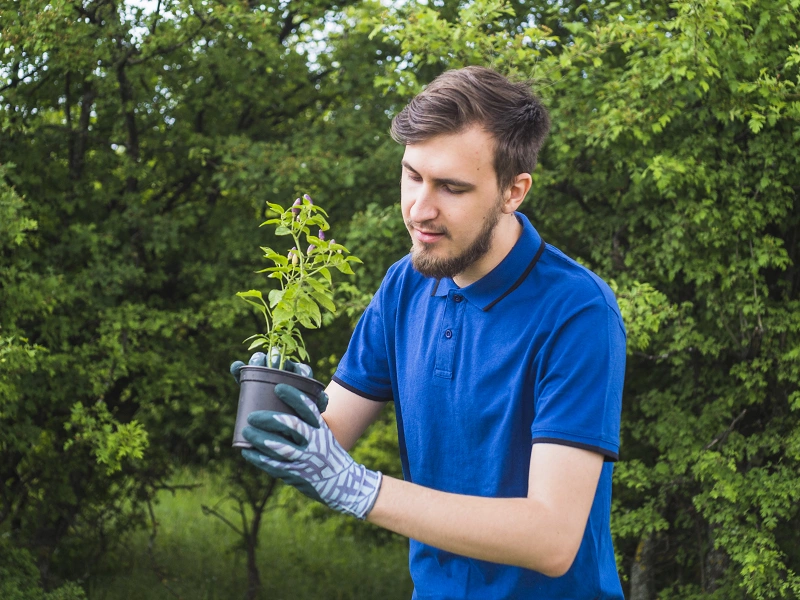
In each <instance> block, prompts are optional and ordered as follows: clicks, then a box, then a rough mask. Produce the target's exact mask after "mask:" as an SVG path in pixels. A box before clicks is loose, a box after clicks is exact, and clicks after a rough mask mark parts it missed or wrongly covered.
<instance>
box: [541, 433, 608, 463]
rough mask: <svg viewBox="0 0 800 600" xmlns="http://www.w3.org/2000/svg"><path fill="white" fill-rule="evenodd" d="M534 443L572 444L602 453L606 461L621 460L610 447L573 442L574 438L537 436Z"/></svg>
mask: <svg viewBox="0 0 800 600" xmlns="http://www.w3.org/2000/svg"><path fill="white" fill-rule="evenodd" d="M533 444H558V445H560V446H570V447H571V448H580V449H581V450H589V451H590V452H596V453H597V454H602V455H603V458H604V459H605V462H617V461H618V460H619V453H617V452H614V451H613V450H609V449H608V448H603V447H602V446H594V445H592V444H583V443H581V442H573V441H572V440H565V439H562V438H552V437H536V438H533V439H532V440H531V445H533Z"/></svg>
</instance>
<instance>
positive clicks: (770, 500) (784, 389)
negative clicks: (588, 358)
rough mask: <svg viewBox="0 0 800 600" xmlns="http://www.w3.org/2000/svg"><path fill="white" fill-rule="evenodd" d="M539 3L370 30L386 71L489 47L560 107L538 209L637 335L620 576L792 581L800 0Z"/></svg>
mask: <svg viewBox="0 0 800 600" xmlns="http://www.w3.org/2000/svg"><path fill="white" fill-rule="evenodd" d="M525 6H526V9H527V10H529V11H530V14H533V15H536V18H531V19H525V18H520V17H521V15H520V12H519V8H518V7H516V4H514V5H511V4H502V3H499V2H495V1H494V0H485V1H481V2H476V3H469V4H468V5H467V4H464V5H462V7H461V8H459V9H457V10H449V12H448V13H445V12H444V9H442V11H439V10H437V9H435V8H432V7H431V6H429V5H418V4H414V3H408V4H405V5H404V6H403V8H402V9H401V10H400V11H398V12H394V11H386V12H385V13H384V14H383V17H382V18H383V20H382V22H380V23H378V22H377V21H375V20H374V21H373V24H372V25H370V27H373V28H374V29H375V34H376V36H382V37H383V38H384V39H385V40H386V41H387V42H393V43H396V44H399V45H400V47H401V52H400V53H399V54H400V55H401V56H402V57H403V58H402V61H396V62H394V63H393V64H392V65H389V66H387V69H386V73H385V75H384V79H383V80H382V83H383V85H384V86H386V89H389V90H396V91H399V92H401V93H407V94H411V93H413V92H415V91H417V90H418V89H419V87H420V85H421V84H424V83H425V82H426V81H427V79H423V78H420V77H419V76H418V75H416V74H415V73H414V72H415V71H418V70H419V69H420V68H427V69H428V71H427V73H429V74H430V75H434V74H436V73H437V72H440V71H441V70H443V69H445V68H452V67H459V66H463V65H466V64H474V63H478V64H485V65H491V66H495V67H496V68H498V69H500V70H502V71H504V72H506V73H509V74H510V75H512V76H514V77H525V78H532V79H533V80H534V86H535V89H536V90H537V91H538V92H539V93H540V94H541V95H542V96H543V97H544V99H545V101H546V104H547V105H548V106H549V108H550V110H551V116H552V120H553V128H552V133H551V137H550V139H549V142H548V143H547V145H546V147H545V148H544V150H543V152H542V155H541V157H540V158H541V160H540V167H539V169H537V172H536V173H534V186H533V189H532V191H531V199H530V200H529V202H528V204H527V206H525V207H524V210H525V211H526V212H527V213H528V214H529V215H530V216H531V217H532V219H533V221H534V223H535V224H536V226H537V228H538V229H539V230H540V231H541V232H542V234H543V236H544V237H545V239H547V240H548V241H550V242H552V243H554V244H555V245H557V246H559V247H560V248H562V249H563V250H564V251H565V252H567V253H568V254H570V255H572V256H576V257H579V258H580V259H581V260H582V261H583V262H584V263H586V264H588V265H589V266H590V267H592V268H593V269H595V270H596V271H597V272H598V273H600V274H601V275H602V276H604V277H605V278H606V279H607V280H613V282H614V284H615V291H616V293H617V296H618V299H619V303H620V306H621V309H622V311H623V314H624V318H625V320H626V326H627V328H628V333H629V356H628V375H627V380H626V391H625V398H624V403H623V406H624V408H623V410H624V414H623V432H622V433H623V444H622V458H623V460H622V461H621V462H620V464H619V465H618V467H617V471H616V483H615V485H616V487H615V502H614V515H613V519H612V527H613V529H614V533H615V536H616V541H617V550H618V552H619V558H620V567H621V569H622V572H623V575H625V574H626V573H628V572H629V569H630V568H631V567H632V566H633V565H634V564H635V565H636V566H637V568H642V569H644V571H645V572H646V573H647V580H648V585H650V586H651V587H650V589H651V590H652V591H653V593H656V594H658V595H659V597H663V598H699V597H704V598H705V597H719V598H729V597H739V596H742V595H744V597H748V598H795V597H798V595H800V555H798V552H797V550H796V549H797V548H798V547H800V532H799V531H798V530H797V528H796V527H794V526H793V523H796V522H797V518H798V501H799V500H800V483H799V482H800V460H798V451H797V448H798V439H799V436H800V413H798V410H797V408H798V400H797V399H798V398H799V397H800V394H799V393H798V389H800V369H798V357H800V352H798V348H800V320H798V314H800V311H799V310H798V309H800V304H798V293H800V285H798V283H799V282H798V278H797V269H796V265H797V261H798V258H799V257H798V254H799V252H800V247H799V246H798V241H797V240H798V227H799V226H800V213H798V190H800V168H799V167H800V165H799V164H798V163H799V162H800V158H798V157H799V156H800V155H798V153H797V142H798V140H800V100H799V99H798V95H797V93H798V89H799V88H800V69H798V67H799V66H800V63H799V62H798V56H797V54H798V42H800V35H799V34H798V32H800V27H798V20H799V19H800V2H797V1H796V0H792V1H779V0H753V1H747V2H743V1H741V2H740V1H733V2H732V1H727V0H713V1H709V2H701V3H698V2H673V3H670V4H669V5H654V4H652V3H615V2H612V3H603V2H585V3H571V2H565V3H559V4H558V6H555V5H553V4H551V3H548V2H535V1H534V2H526V3H525ZM451 8H452V7H451ZM437 13H438V14H437ZM467 28H470V29H469V37H468V38H465V37H464V36H465V31H466V30H467ZM432 48H435V49H438V50H437V51H436V52H431V49H432ZM648 541H649V542H648ZM644 542H648V543H650V542H651V543H652V544H653V547H654V548H655V551H654V552H653V553H652V554H651V555H649V558H647V559H645V558H643V555H642V554H641V553H639V552H637V548H639V547H640V546H641V544H642V543H644ZM643 560H646V561H647V562H646V564H645V563H642V562H641V561H643ZM638 585H640V584H638ZM630 595H631V596H632V597H636V598H643V597H648V594H647V593H646V592H643V591H642V589H636V590H633V589H632V590H630Z"/></svg>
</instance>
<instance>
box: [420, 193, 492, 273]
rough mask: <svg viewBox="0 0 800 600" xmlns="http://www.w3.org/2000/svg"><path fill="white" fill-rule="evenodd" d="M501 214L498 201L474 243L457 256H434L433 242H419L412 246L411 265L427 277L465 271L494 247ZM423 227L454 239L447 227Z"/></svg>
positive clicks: (421, 224) (422, 224)
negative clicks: (496, 228) (493, 238)
mask: <svg viewBox="0 0 800 600" xmlns="http://www.w3.org/2000/svg"><path fill="white" fill-rule="evenodd" d="M502 200H503V199H502V197H501V198H500V202H502ZM501 214H502V211H501V210H500V204H499V203H498V205H497V207H496V210H494V211H492V212H491V213H490V214H489V216H488V217H487V218H486V221H485V222H484V224H483V227H482V228H481V230H480V232H478V235H477V236H476V237H475V239H474V240H473V241H472V243H471V244H470V245H469V246H468V247H467V248H466V249H465V250H464V251H463V252H461V254H458V255H457V256H451V257H446V258H438V257H436V256H433V254H432V252H431V251H432V248H433V244H427V243H425V242H417V244H415V245H413V246H411V265H412V266H413V267H414V269H416V270H417V271H418V272H419V273H421V274H422V275H424V276H425V277H433V278H434V279H444V278H450V279H452V278H453V277H455V276H456V275H458V274H459V273H463V272H464V271H466V270H467V269H468V268H469V267H471V266H472V265H473V264H474V263H475V262H477V261H478V260H479V259H480V258H482V257H483V256H485V255H486V253H487V252H488V251H489V249H490V248H491V247H492V235H493V234H494V229H495V227H496V226H497V223H498V222H499V221H500V215H501ZM412 224H413V223H412V221H410V220H408V221H406V225H407V226H408V227H409V228H411V226H412ZM419 225H420V226H424V225H425V223H419ZM423 229H425V230H427V231H435V232H437V233H442V234H444V237H445V238H446V239H448V240H450V239H452V237H451V236H450V232H449V231H448V230H447V228H446V227H434V226H431V225H428V226H425V227H423Z"/></svg>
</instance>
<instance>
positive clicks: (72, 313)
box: [0, 0, 396, 576]
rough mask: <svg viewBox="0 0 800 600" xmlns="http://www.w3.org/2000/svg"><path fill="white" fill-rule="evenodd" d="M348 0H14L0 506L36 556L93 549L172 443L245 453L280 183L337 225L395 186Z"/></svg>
mask: <svg viewBox="0 0 800 600" xmlns="http://www.w3.org/2000/svg"><path fill="white" fill-rule="evenodd" d="M346 4H347V2H345V3H335V4H334V3H328V2H319V1H317V0H311V1H308V2H302V3H293V4H292V6H291V7H287V6H286V5H285V3H281V2H266V3H260V4H253V3H249V4H248V3H243V2H239V1H238V0H234V1H225V2H213V3H208V4H203V5H200V4H197V3H195V2H189V1H188V0H173V1H169V2H161V3H150V4H148V5H147V7H146V8H138V7H136V6H134V5H133V4H132V3H125V2H124V1H121V0H119V1H117V0H115V1H112V2H105V1H93V0H92V1H86V2H79V3H74V2H45V1H44V0H34V1H30V2H24V3H19V2H16V1H11V0H0V23H2V28H3V32H2V36H0V137H1V138H2V144H0V165H5V167H6V168H5V169H4V170H3V173H2V177H0V182H1V184H2V185H0V340H2V341H1V342H0V352H2V356H0V361H2V362H1V363H0V368H1V369H2V377H0V417H1V418H2V423H0V425H1V426H0V443H1V444H2V448H1V452H2V455H3V461H2V464H0V480H1V481H2V484H0V486H2V488H0V489H2V494H0V530H2V531H5V532H8V533H9V535H10V536H11V538H12V539H13V541H14V543H16V544H19V545H27V546H30V547H31V549H32V550H33V551H34V553H35V554H36V556H37V563H38V564H39V565H40V566H41V567H42V569H43V570H44V571H48V572H50V573H69V575H70V576H72V575H75V576H83V575H84V574H86V572H87V571H90V570H91V569H92V568H93V566H94V564H95V563H96V561H95V560H94V559H95V558H96V557H97V556H98V555H100V554H102V553H103V552H105V551H106V550H108V549H109V547H110V546H113V545H114V544H116V543H118V541H119V540H121V539H122V538H123V536H124V533H125V532H126V531H127V530H129V529H131V528H136V527H139V526H141V525H142V524H143V523H144V521H145V518H144V517H145V511H144V507H145V506H146V504H144V502H145V501H146V500H147V499H148V498H149V497H152V495H153V494H154V493H155V490H156V489H158V487H159V486H161V485H162V482H163V481H164V480H165V478H166V477H168V475H169V472H170V471H171V469H172V468H174V466H175V465H176V464H180V463H184V462H195V463H209V462H228V461H231V462H235V463H236V464H238V462H239V461H240V460H241V457H240V456H239V455H238V453H233V452H231V451H230V450H229V443H230V436H231V433H232V427H233V422H234V415H235V406H236V390H235V385H234V384H233V381H232V379H231V378H230V375H229V374H228V372H227V367H228V365H229V364H230V362H231V361H232V360H234V359H235V358H237V357H238V355H239V354H240V353H241V348H240V347H239V345H238V343H237V342H236V340H238V339H243V338H245V337H246V336H247V335H249V333H250V332H252V331H253V330H254V329H255V328H256V327H258V324H257V321H256V318H255V316H254V315H253V314H252V312H251V311H249V310H248V309H247V307H246V306H245V305H244V304H243V303H240V302H238V301H237V300H236V298H235V297H234V296H235V292H236V291H237V290H240V289H248V287H256V285H257V283H256V281H249V280H247V278H246V277H245V276H244V275H243V274H245V273H247V272H253V271H255V270H256V265H254V262H255V261H254V260H253V258H254V257H253V256H252V253H251V249H252V248H254V247H256V246H257V245H273V244H274V240H272V239H266V240H265V239H263V237H264V236H260V235H259V232H258V230H257V229H256V228H255V224H257V223H259V222H261V221H263V220H264V217H265V215H264V212H263V207H264V203H265V201H266V200H269V199H272V198H276V197H287V196H289V195H291V196H294V195H295V194H296V192H297V191H298V190H300V189H309V190H310V191H311V192H312V193H315V194H316V193H321V194H323V195H324V196H325V197H326V198H328V199H329V201H328V202H327V203H326V208H327V209H328V210H329V213H330V222H331V226H332V228H333V229H334V230H336V231H339V230H341V231H343V232H344V231H345V230H346V227H345V226H344V224H345V223H346V222H347V221H348V220H349V218H350V216H351V215H352V214H353V212H354V211H358V210H362V209H363V208H364V207H365V206H366V205H367V204H368V203H369V202H378V201H382V202H383V203H384V204H385V203H387V202H390V201H391V200H392V198H391V197H390V196H388V194H386V190H388V189H390V188H391V189H394V187H395V184H394V181H391V179H393V178H390V177H388V176H387V177H376V176H375V173H388V172H389V170H388V168H387V165H389V164H392V165H394V164H395V163H396V148H395V147H394V145H393V143H392V142H391V141H390V140H388V136H386V135H385V133H383V132H384V131H385V129H386V112H385V111H386V106H387V105H390V104H391V102H392V98H391V96H383V95H382V94H381V92H380V91H379V90H376V89H375V88H374V87H373V85H372V78H373V76H374V74H375V73H376V72H377V70H378V69H379V67H377V66H370V67H365V66H364V65H366V64H369V63H370V60H367V61H365V60H364V58H365V57H370V56H373V55H374V52H375V49H376V48H380V47H386V45H385V44H382V43H381V42H379V41H377V40H376V41H375V42H371V41H370V40H368V38H367V36H366V34H364V35H360V34H359V35H345V32H344V31H343V30H341V29H339V28H337V27H330V25H329V23H331V22H332V21H333V20H334V19H335V18H338V15H339V13H338V11H340V10H343V9H344V7H345V6H346ZM318 43H325V44H328V43H330V51H326V52H320V53H318V56H316V57H312V56H311V53H310V50H311V49H313V48H314V47H315V45H316V44H318ZM375 123H379V125H378V126H376V125H375ZM12 161H13V163H14V164H15V165H16V167H15V168H14V169H13V170H12V169H10V167H9V164H10V163H11V162H12ZM308 181H313V186H312V187H309V185H308V183H307V182H308ZM367 188H368V189H367ZM23 198H24V199H25V201H24V202H23V200H22V199H23ZM34 223H35V227H34ZM256 277H258V276H257V275H253V276H252V278H253V279H255V278H256ZM259 283H260V282H259ZM348 333H349V330H348V326H347V323H345V324H344V325H343V326H340V327H336V328H335V329H334V330H333V331H326V333H325V337H324V339H323V337H322V336H319V337H314V338H311V339H308V340H307V343H308V345H309V346H308V350H309V353H310V354H312V355H314V356H329V355H331V354H335V353H341V351H342V348H343V346H344V345H345V344H346V341H347V337H348ZM317 349H320V350H323V349H324V352H322V351H318V350H317Z"/></svg>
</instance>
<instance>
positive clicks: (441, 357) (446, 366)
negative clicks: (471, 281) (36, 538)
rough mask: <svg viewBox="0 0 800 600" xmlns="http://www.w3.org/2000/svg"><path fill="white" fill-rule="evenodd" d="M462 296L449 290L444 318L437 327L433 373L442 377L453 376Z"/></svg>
mask: <svg viewBox="0 0 800 600" xmlns="http://www.w3.org/2000/svg"><path fill="white" fill-rule="evenodd" d="M463 300H464V296H462V295H461V294H458V293H454V292H452V291H451V292H450V293H449V294H448V296H447V305H446V307H445V311H444V318H443V319H442V324H441V326H440V328H439V335H438V340H437V343H436V363H435V364H434V371H433V373H434V375H435V376H436V377H441V378H443V379H452V378H453V366H454V363H455V350H456V345H457V344H458V334H459V333H460V331H461V323H462V321H463V316H464V309H465V307H466V302H464V301H463Z"/></svg>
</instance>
